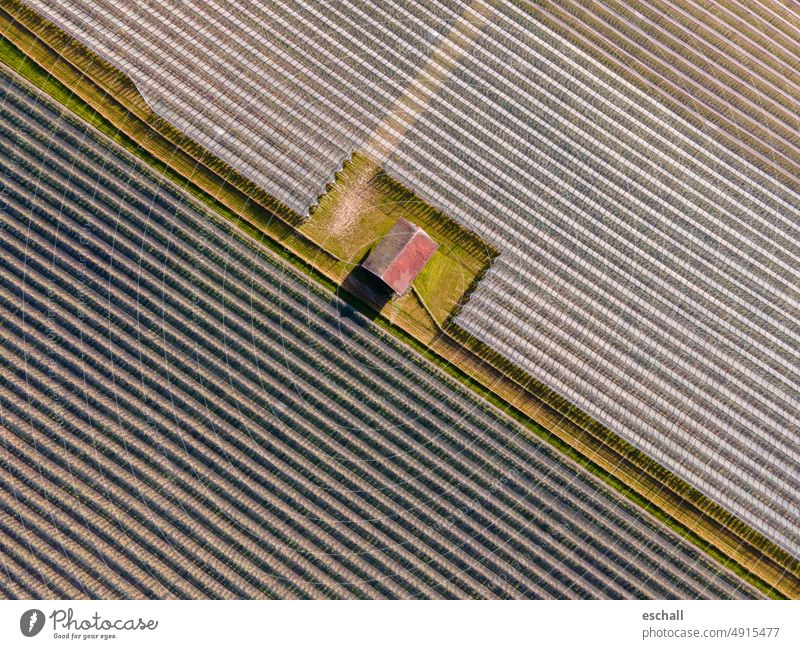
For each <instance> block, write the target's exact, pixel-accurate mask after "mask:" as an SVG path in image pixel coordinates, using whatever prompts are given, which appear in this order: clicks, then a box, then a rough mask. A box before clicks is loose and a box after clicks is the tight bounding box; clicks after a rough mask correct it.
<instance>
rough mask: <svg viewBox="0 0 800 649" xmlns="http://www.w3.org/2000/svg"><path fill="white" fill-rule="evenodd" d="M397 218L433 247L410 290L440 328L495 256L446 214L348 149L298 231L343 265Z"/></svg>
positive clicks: (356, 260) (353, 260)
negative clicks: (425, 236)
mask: <svg viewBox="0 0 800 649" xmlns="http://www.w3.org/2000/svg"><path fill="white" fill-rule="evenodd" d="M399 218H404V219H406V220H408V221H410V222H412V223H415V224H416V225H418V226H420V227H421V228H423V229H424V230H425V231H426V232H427V233H428V234H429V235H430V236H431V238H433V240H434V241H436V243H437V244H438V246H439V248H438V249H437V251H436V252H435V253H434V255H433V257H432V258H431V260H430V261H429V262H428V264H427V265H426V267H425V268H424V269H423V270H422V272H421V273H420V275H419V276H418V277H417V278H416V279H415V280H414V283H413V288H414V292H415V293H416V294H417V295H418V297H419V299H420V300H421V301H422V302H423V303H424V305H425V306H426V307H427V309H428V310H429V311H430V312H431V315H432V317H433V319H434V320H435V321H436V324H437V325H438V326H440V327H444V326H446V325H447V323H448V322H449V321H450V319H451V318H452V316H453V315H454V314H455V313H457V311H458V309H459V308H460V306H461V305H463V304H464V303H465V302H466V300H467V299H468V297H469V293H470V292H471V291H472V289H473V288H474V287H475V285H476V284H477V282H478V280H479V279H480V278H481V277H482V276H483V274H484V273H485V272H486V270H487V269H488V268H489V266H490V265H491V263H492V261H493V260H494V258H495V257H496V256H497V251H496V250H495V249H494V248H492V247H491V246H489V245H488V244H486V242H484V241H482V240H481V239H480V238H479V237H477V236H476V235H475V234H473V233H472V232H470V231H469V230H466V229H465V228H463V227H462V226H460V225H459V224H458V223H456V222H455V221H453V220H452V219H451V218H450V217H448V216H447V215H446V214H444V213H442V212H441V211H439V210H437V209H435V208H434V207H432V206H430V205H429V204H428V203H426V202H425V201H423V200H421V199H420V198H419V197H418V196H416V194H414V192H412V191H411V190H410V189H408V188H406V187H404V186H403V185H402V184H401V183H399V182H397V181H396V180H394V179H392V178H390V177H389V176H388V175H387V174H386V173H385V172H384V171H383V170H382V169H381V168H380V167H379V166H378V165H377V164H375V163H374V162H372V161H371V160H369V159H368V158H367V157H365V156H364V155H362V154H360V153H354V154H353V156H352V158H350V160H348V161H346V162H345V164H344V166H343V168H342V170H341V171H340V172H339V173H338V174H336V178H335V180H334V182H333V183H331V184H330V185H329V186H328V187H327V189H326V191H325V193H324V194H323V195H322V196H321V197H320V200H319V203H318V204H317V205H316V207H315V208H314V209H313V210H312V211H311V217H310V218H309V219H308V220H307V221H306V222H305V223H304V224H302V225H301V226H300V227H299V228H298V229H299V231H300V232H302V233H303V234H305V235H306V236H307V237H308V238H309V239H310V240H311V241H314V242H315V243H317V244H318V245H319V246H320V247H322V248H324V249H325V250H327V251H329V252H330V253H332V254H334V255H335V256H336V257H338V258H339V259H340V260H341V261H344V262H346V263H348V264H352V265H355V264H358V263H360V262H361V261H362V260H363V259H364V257H365V256H366V255H367V253H368V252H369V250H370V249H371V248H372V246H373V245H374V244H375V243H377V242H378V241H379V240H380V239H381V238H382V237H383V236H384V235H385V234H386V233H387V232H388V231H389V230H390V229H391V227H392V225H394V223H395V222H396V221H397V219H399Z"/></svg>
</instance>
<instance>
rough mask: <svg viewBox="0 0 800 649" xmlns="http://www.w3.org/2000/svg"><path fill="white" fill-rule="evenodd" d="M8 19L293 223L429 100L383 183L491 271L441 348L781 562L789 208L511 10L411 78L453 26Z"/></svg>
mask: <svg viewBox="0 0 800 649" xmlns="http://www.w3.org/2000/svg"><path fill="white" fill-rule="evenodd" d="M28 4H30V5H31V6H32V7H33V8H34V9H36V10H38V11H40V12H41V13H43V14H44V15H46V16H47V17H48V18H50V19H51V20H53V21H54V22H56V23H57V24H59V25H60V26H62V27H63V28H64V29H65V30H67V31H68V32H70V33H71V34H73V35H75V36H76V37H78V38H80V39H81V40H82V41H84V42H85V43H86V44H87V45H89V46H90V47H91V48H93V49H94V50H96V51H97V52H99V53H100V54H101V55H103V56H104V57H106V58H107V59H108V60H109V61H111V62H112V63H114V64H115V65H117V66H118V67H119V68H121V69H122V70H124V71H125V72H126V73H127V74H129V75H130V76H131V77H132V78H133V79H134V81H135V82H136V83H137V85H138V87H139V88H140V90H141V91H142V92H143V94H144V95H145V97H146V99H147V100H148V101H149V102H150V103H151V105H152V106H153V107H154V109H155V110H157V111H158V112H159V114H161V115H162V116H163V117H165V118H167V119H169V120H170V121H172V122H173V123H175V124H176V125H177V126H178V127H180V128H181V129H183V130H184V131H186V132H187V133H189V134H190V135H191V136H193V137H194V138H196V139H197V140H198V141H200V142H201V143H203V144H204V145H206V146H207V147H208V148H209V149H210V150H212V151H213V152H214V153H216V154H217V155H218V156H219V157H220V158H222V159H223V160H225V161H227V162H228V163H230V164H231V165H232V166H233V167H235V168H236V169H237V170H239V171H240V172H242V173H243V174H244V175H246V176H247V177H249V178H251V179H252V180H254V181H256V182H258V183H259V184H260V185H262V186H263V187H264V188H265V189H266V190H267V191H269V192H270V193H272V194H273V195H275V196H276V197H278V198H279V199H281V200H283V201H284V202H285V203H286V204H287V205H289V206H290V207H292V208H293V209H295V210H297V211H299V212H305V211H307V209H308V207H309V206H310V205H311V204H313V203H314V201H315V200H316V198H317V196H318V194H319V193H320V192H321V191H322V189H323V188H324V185H325V183H326V182H327V181H328V180H330V178H331V177H332V176H333V174H334V172H335V171H336V170H337V169H338V168H339V167H340V166H341V164H342V161H343V160H344V159H345V158H346V157H348V156H349V154H350V152H351V151H352V150H353V149H358V148H362V147H364V146H369V145H368V143H370V142H371V140H370V135H371V134H373V133H374V132H375V131H376V129H377V128H378V127H379V125H380V123H381V120H382V119H383V118H384V117H385V116H386V115H387V114H388V113H390V111H391V110H392V109H393V107H394V106H395V105H396V103H397V101H398V98H399V97H402V96H403V95H404V94H405V93H406V91H407V88H408V87H409V86H410V85H412V84H417V86H419V81H420V79H416V78H417V76H418V75H421V77H420V78H421V79H426V80H428V81H430V82H431V85H433V86H435V87H437V90H436V92H435V94H434V96H433V97H432V98H431V99H430V103H429V105H427V106H426V108H425V110H424V112H422V113H421V118H420V119H419V120H418V121H416V122H415V123H414V124H413V126H412V127H411V128H410V129H409V130H408V131H407V132H405V133H403V134H402V137H401V139H400V141H399V142H397V143H396V146H395V148H394V150H393V151H392V153H391V154H390V155H389V156H388V158H387V159H385V160H383V162H384V163H385V166H386V167H387V169H388V170H389V171H390V172H391V173H393V174H394V175H395V176H396V177H397V178H399V179H400V180H402V181H403V182H404V183H406V184H407V185H409V186H410V187H411V188H412V189H414V190H415V191H416V192H417V193H418V194H419V195H421V196H423V197H424V198H426V199H427V200H428V201H430V202H431V203H432V204H434V205H436V206H437V207H440V208H441V209H443V210H444V211H446V212H447V213H448V214H450V215H452V216H453V217H454V218H456V219H457V220H459V221H460V222H461V223H463V224H465V225H466V226H468V227H469V228H471V229H473V230H475V231H476V232H478V233H480V234H481V236H483V237H485V238H486V239H487V240H488V241H489V242H490V243H491V244H493V245H495V246H496V247H497V248H498V249H499V250H500V252H501V255H500V258H499V261H498V262H497V263H496V265H495V267H494V268H493V269H492V271H491V272H490V273H489V274H488V275H487V277H486V278H485V279H484V280H483V282H482V283H481V285H480V286H479V288H478V290H477V291H476V292H475V294H474V295H473V297H472V299H471V301H470V303H469V304H468V305H467V307H466V308H465V309H464V311H463V312H462V313H461V315H460V317H459V319H458V322H459V324H460V325H461V326H462V327H464V328H465V329H467V330H468V331H470V332H472V333H474V334H475V335H476V336H477V337H479V338H480V339H482V340H484V341H486V342H487V343H489V344H490V345H492V346H493V347H494V348H496V349H497V350H499V351H500V352H502V353H503V354H505V355H506V356H508V357H509V358H511V359H513V360H514V361H516V362H517V363H518V364H520V365H521V366H522V367H524V368H526V369H527V370H528V371H529V372H531V373H532V374H533V375H534V376H535V377H537V378H538V379H540V380H542V381H543V382H544V383H546V384H548V385H549V386H551V387H552V388H554V389H555V390H557V391H558V392H560V393H561V394H563V395H564V396H565V397H566V398H568V399H569V400H571V401H573V402H574V403H576V404H578V405H579V406H581V407H582V408H584V409H585V410H586V411H587V412H589V413H590V414H591V415H593V416H594V417H596V418H597V419H599V420H600V421H602V422H603V423H605V424H607V425H608V426H610V427H611V428H612V429H614V430H615V431H617V432H618V433H620V434H622V435H623V436H624V437H625V438H626V439H628V440H630V441H631V442H633V443H634V444H636V445H637V446H638V447H640V448H642V449H643V450H645V451H646V452H647V453H649V454H650V455H651V456H653V457H654V458H656V459H657V460H658V461H660V462H662V463H663V464H665V465H667V466H668V467H670V468H671V469H673V470H674V471H676V472H677V473H678V474H679V475H681V476H682V477H683V478H685V479H687V480H688V481H689V482H691V483H692V484H694V485H696V486H697V487H699V488H701V489H702V490H703V491H704V492H706V493H707V494H708V495H709V496H711V497H712V498H714V499H715V500H717V501H719V502H720V503H722V504H723V505H724V506H726V507H727V508H729V509H730V510H732V511H733V512H734V513H736V514H737V515H738V516H739V517H741V518H742V519H744V520H746V521H747V522H748V523H750V524H752V525H754V526H755V527H756V528H758V529H759V530H761V531H762V532H764V533H765V534H767V535H768V536H769V537H771V538H772V539H774V540H776V541H778V542H779V543H781V544H783V545H784V546H785V547H787V548H788V549H790V550H791V551H793V552H794V553H795V554H798V553H800V523H798V521H800V509H799V508H798V502H800V498H798V486H799V485H800V468H799V467H800V462H799V460H800V439H799V438H798V430H799V429H800V428H799V427H798V423H799V422H798V385H799V384H800V373H799V372H798V349H800V345H798V336H799V335H798V328H797V322H798V309H797V306H798V304H797V287H798V270H797V269H798V267H800V266H799V265H798V263H797V260H798V256H800V246H799V245H798V241H799V240H800V239H799V238H798V234H800V232H799V230H800V225H799V224H798V211H799V210H798V206H799V205H800V200H798V196H797V195H796V194H794V193H792V192H791V191H790V190H788V189H787V188H786V187H784V186H782V185H780V184H779V183H777V182H775V181H774V180H773V179H771V178H770V177H768V176H766V175H764V174H762V173H761V172H759V171H757V170H755V169H754V168H752V166H751V165H749V164H747V163H746V162H745V161H743V160H742V159H741V158H739V157H737V156H736V155H734V154H732V153H731V152H730V151H729V150H727V149H724V148H723V147H721V146H720V145H718V144H717V143H716V142H715V141H714V140H713V139H712V138H709V137H707V136H706V135H704V134H703V133H700V132H698V131H697V130H695V129H694V128H692V127H691V126H689V125H688V124H687V123H686V122H684V121H683V120H681V119H680V118H678V117H677V116H676V115H674V114H673V113H671V112H669V111H667V110H665V109H664V108H662V107H661V106H660V105H659V104H658V103H656V102H654V101H652V100H650V99H649V98H648V97H646V96H645V95H643V94H642V93H640V92H638V91H637V90H635V89H634V88H632V87H631V86H630V85H628V84H627V83H626V82H624V81H623V80H622V79H620V78H619V77H617V76H615V75H613V74H611V73H609V72H608V71H606V70H604V69H602V68H601V67H600V66H598V65H597V64H595V63H594V62H593V61H592V60H591V59H589V58H587V57H586V56H584V55H582V54H581V53H580V52H578V51H577V50H576V49H575V48H573V47H572V46H570V45H569V44H568V43H567V42H566V41H564V40H563V39H561V38H560V37H558V36H556V35H555V34H554V33H552V32H550V31H549V30H547V29H546V28H544V27H543V26H542V25H540V24H538V23H537V22H536V21H535V20H533V19H532V18H531V17H530V16H528V15H526V14H525V13H524V12H523V11H522V10H520V9H519V8H518V7H517V6H516V5H515V4H514V3H502V7H501V8H494V9H491V8H490V7H489V5H487V4H482V3H480V2H474V3H473V5H472V6H473V7H477V8H478V9H479V10H480V11H478V12H476V11H475V10H474V9H470V10H469V11H468V14H469V15H470V17H471V18H472V19H473V20H474V22H476V23H478V22H480V20H481V18H482V17H483V16H484V15H488V23H487V24H486V25H485V26H483V27H482V28H481V30H480V33H479V35H477V38H476V39H470V40H468V41H466V44H465V45H464V47H463V48H462V47H458V46H455V47H450V48H448V49H447V50H446V56H445V57H444V58H442V57H440V58H439V59H436V60H437V64H436V65H433V66H430V65H427V64H428V62H429V61H430V60H431V54H432V53H433V52H435V51H436V50H437V46H439V45H440V44H441V41H442V39H443V38H444V37H445V35H447V34H448V32H450V30H451V29H453V28H454V27H456V26H458V24H459V23H458V21H459V19H460V14H461V12H462V11H464V6H465V4H464V3H460V2H425V3H418V2H404V1H396V2H384V3H374V4H368V3H364V2H361V1H359V0H353V1H341V2H319V1H316V2H282V3H280V6H276V5H275V4H274V3H252V2H246V3H243V2H229V3H225V7H227V9H225V8H223V7H222V6H221V4H220V3H216V2H207V1H203V2H200V1H199V0H191V1H184V0H182V1H181V2H177V1H175V2H171V1H169V0H163V1H161V2H153V1H148V2H136V3H134V2H124V1H121V0H100V1H99V2H95V3H93V4H92V6H91V7H89V6H86V5H85V4H84V3H81V2H78V1H77V0H62V1H61V2H59V3H53V2H47V1H42V0H30V1H29V2H28ZM474 31H475V30H474V29H470V28H465V30H464V32H462V34H463V33H467V34H473V35H475V34H474ZM454 56H455V57H457V58H458V60H457V61H452V60H451V61H450V63H452V64H453V65H452V67H447V69H446V70H444V71H443V69H442V66H441V65H440V63H441V62H442V61H447V60H448V58H447V57H454ZM426 66H427V67H426ZM437 73H438V75H439V76H441V77H443V78H441V79H439V78H437ZM415 79H416V80H415Z"/></svg>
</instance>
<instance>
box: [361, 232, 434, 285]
mask: <svg viewBox="0 0 800 649" xmlns="http://www.w3.org/2000/svg"><path fill="white" fill-rule="evenodd" d="M436 248H438V246H437V245H436V242H435V241H434V240H433V239H431V238H430V237H429V236H428V235H427V234H426V233H425V230H423V229H422V228H420V227H419V226H416V225H414V224H413V223H411V222H409V221H406V220H405V219H398V220H397V223H395V224H394V225H393V226H392V229H391V230H389V232H388V233H387V234H386V236H385V237H383V239H381V240H380V241H379V242H378V245H376V246H375V248H373V249H372V252H370V253H369V256H368V257H367V259H366V260H365V261H364V264H363V266H364V268H366V269H367V270H368V271H369V272H371V273H372V274H373V275H376V276H377V277H380V278H381V279H382V280H383V281H384V283H385V284H386V285H387V286H389V288H391V289H392V290H393V291H394V292H395V293H397V294H398V295H399V294H401V293H405V292H406V290H408V287H409V286H411V282H413V281H414V278H415V277H416V276H417V275H419V273H420V271H421V270H422V269H423V268H424V267H425V264H427V263H428V261H429V260H430V258H431V257H432V256H433V253H434V252H436Z"/></svg>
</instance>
